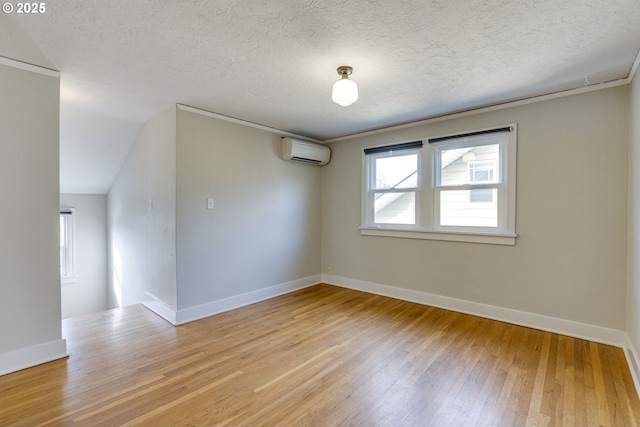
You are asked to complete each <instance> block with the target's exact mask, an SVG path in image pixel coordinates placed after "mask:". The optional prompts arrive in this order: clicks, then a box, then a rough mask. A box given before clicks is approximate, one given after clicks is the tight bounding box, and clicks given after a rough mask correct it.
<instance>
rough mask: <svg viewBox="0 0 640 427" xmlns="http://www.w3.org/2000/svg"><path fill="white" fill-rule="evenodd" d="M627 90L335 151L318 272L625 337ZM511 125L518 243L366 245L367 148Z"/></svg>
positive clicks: (390, 135)
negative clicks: (364, 170)
mask: <svg viewBox="0 0 640 427" xmlns="http://www.w3.org/2000/svg"><path fill="white" fill-rule="evenodd" d="M627 104H628V87H627V86H622V87H617V88H612V89H606V90H600V91H595V92H590V93H585V94H581V95H574V96H568V97H563V98H558V99H554V100H548V101H544V102H538V103H533V104H528V105H523V106H517V107H511V108H506V109H501V110H497V111H491V112H485V113H481V114H475V115H470V116H466V117H459V118H454V119H450V120H445V121H440V122H435V123H431V124H426V125H421V126H415V127H409V128H405V129H400V130H392V131H388V132H384V133H379V134H374V135H370V136H364V137H359V138H356V139H352V140H347V141H342V142H335V143H333V144H332V145H331V146H332V149H333V156H332V158H333V160H332V162H331V163H330V164H329V165H328V166H326V167H325V168H324V169H323V171H322V265H323V269H325V268H326V267H327V266H329V265H331V266H332V267H333V273H334V274H335V275H336V276H341V277H345V278H350V279H358V280H363V281H367V282H373V283H380V284H384V285H390V286H396V287H400V288H406V289H411V290H419V291H424V292H429V293H432V294H437V295H443V296H449V297H454V298H459V299H463V300H468V301H473V302H478V303H484V304H490V305H495V306H499V307H505V308H511V309H515V310H520V311H525V312H532V313H536V314H541V315H547V316H551V317H556V318H560V319H567V320H573V321H577V322H581V323H586V324H592V325H597V326H602V327H607V328H613V329H618V330H624V329H625V313H624V307H625V303H626V302H625V293H626V252H627V251H626V238H627V235H626V233H627V228H626V220H627V170H628V166H627V148H628V111H627ZM513 122H515V123H517V124H518V167H517V168H518V178H517V179H518V189H517V190H518V193H517V217H516V231H517V233H518V235H519V237H518V239H517V244H516V246H514V247H511V246H496V245H486V244H473V243H456V242H443V241H428V240H413V239H400V238H388V237H373V236H361V235H360V233H359V230H358V226H359V225H360V199H361V156H362V148H363V147H366V146H374V145H382V144H391V143H395V142H402V141H408V140H415V139H420V138H425V137H431V136H437V135H444V134H450V133H456V132H464V131H469V130H474V129H482V128H487V127H492V126H497V125H504V124H508V123H513Z"/></svg>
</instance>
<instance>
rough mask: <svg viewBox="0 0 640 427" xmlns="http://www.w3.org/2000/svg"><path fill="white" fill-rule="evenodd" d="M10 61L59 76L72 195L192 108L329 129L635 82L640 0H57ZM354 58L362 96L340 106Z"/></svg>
mask: <svg viewBox="0 0 640 427" xmlns="http://www.w3.org/2000/svg"><path fill="white" fill-rule="evenodd" d="M46 7H47V10H46V12H45V13H43V14H40V15H18V14H16V13H11V14H1V15H0V56H5V57H8V58H12V59H16V60H19V61H24V62H28V63H32V64H36V65H42V66H44V67H48V68H54V69H57V70H59V71H60V72H61V185H62V190H63V191H72V192H106V191H107V190H108V188H109V187H110V185H111V182H112V181H113V178H114V177H115V175H116V173H117V170H118V168H119V166H120V164H121V162H122V159H123V157H124V156H125V155H126V153H127V150H128V149H129V147H130V144H131V142H132V141H133V138H134V137H135V134H136V132H137V130H138V129H139V126H140V124H141V123H143V122H144V121H146V120H148V119H149V118H151V117H153V116H154V115H156V114H158V113H159V112H161V111H163V110H165V109H166V108H168V107H170V106H171V105H173V104H176V103H181V104H186V105H190V106H193V107H198V108H202V109H204V110H208V111H212V112H216V113H220V114H223V115H228V116H231V117H235V118H239V119H243V120H247V121H250V122H254V123H258V124H262V125H266V126H270V127H273V128H277V129H281V130H285V131H289V132H293V133H298V134H301V135H306V136H309V137H312V138H316V139H320V140H324V139H329V138H333V137H338V136H343V135H347V134H352V133H357V132H360V131H365V130H371V129H376V128H380V127H386V126H390V125H394V124H399V123H405V122H409V121H414V120H418V119H424V118H429V117H433V116H438V115H443V114H446V113H451V112H456V111H462V110H467V109H470V108H476V107H480V106H486V105H492V104H496V103H501V102H505V101H510V100H516V99H522V98H528V97H531V96H536V95H542V94H547V93H553V92H558V91H563V90H567V89H572V88H577V87H583V86H585V85H593V84H597V83H602V82H607V81H612V80H617V79H624V78H626V77H627V76H628V75H629V73H630V70H631V67H632V65H633V62H634V60H635V58H636V56H637V54H638V50H639V48H640V3H639V2H638V0H589V1H585V0H563V1H557V0H520V1H516V0H468V1H456V0H394V1H391V0H377V1H376V0H369V1H364V0H352V1H346V2H345V1H344V0H321V1H316V0H306V1H294V0H251V1H237V0H216V1H202V0H200V1H194V0H189V1H180V0H171V1H167V0H153V1H149V0H136V1H135V2H132V1H123V0H109V1H104V0H81V1H74V0H57V1H51V2H47V3H46ZM343 64H347V65H351V66H352V67H353V68H354V72H353V74H352V78H353V80H355V81H356V82H357V83H358V86H359V91H360V99H359V100H358V101H357V102H356V103H355V104H353V105H351V106H350V107H340V106H338V105H336V104H334V103H333V102H332V101H331V94H330V92H331V85H332V84H333V82H334V81H336V80H337V79H338V75H337V74H336V71H335V70H336V67H337V66H339V65H343Z"/></svg>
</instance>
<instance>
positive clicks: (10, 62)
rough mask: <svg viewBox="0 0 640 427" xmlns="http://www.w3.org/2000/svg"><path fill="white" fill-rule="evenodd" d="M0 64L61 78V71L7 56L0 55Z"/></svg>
mask: <svg viewBox="0 0 640 427" xmlns="http://www.w3.org/2000/svg"><path fill="white" fill-rule="evenodd" d="M0 64H2V65H8V66H9V67H13V68H19V69H21V70H26V71H31V72H33V73H38V74H44V75H45V76H49V77H55V78H57V79H59V78H60V71H57V70H52V69H51V68H45V67H41V66H39V65H33V64H29V63H27V62H22V61H18V60H15V59H11V58H7V57H6V56H0Z"/></svg>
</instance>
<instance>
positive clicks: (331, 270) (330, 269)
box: [327, 266, 333, 274]
mask: <svg viewBox="0 0 640 427" xmlns="http://www.w3.org/2000/svg"><path fill="white" fill-rule="evenodd" d="M327 273H328V274H333V267H331V266H328V267H327Z"/></svg>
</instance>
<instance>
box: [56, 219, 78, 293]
mask: <svg viewBox="0 0 640 427" xmlns="http://www.w3.org/2000/svg"><path fill="white" fill-rule="evenodd" d="M75 217H76V214H75V209H74V208H61V209H60V220H61V221H65V227H64V230H65V231H66V233H64V235H63V233H62V230H60V240H61V242H60V243H61V245H60V256H61V259H60V264H61V265H60V282H61V283H62V284H63V285H66V284H69V283H76V282H77V281H78V278H77V276H76V239H75V235H76V227H75V222H76V221H75ZM63 251H64V259H65V261H66V262H65V266H63V265H62V262H63V261H62V255H63Z"/></svg>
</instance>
